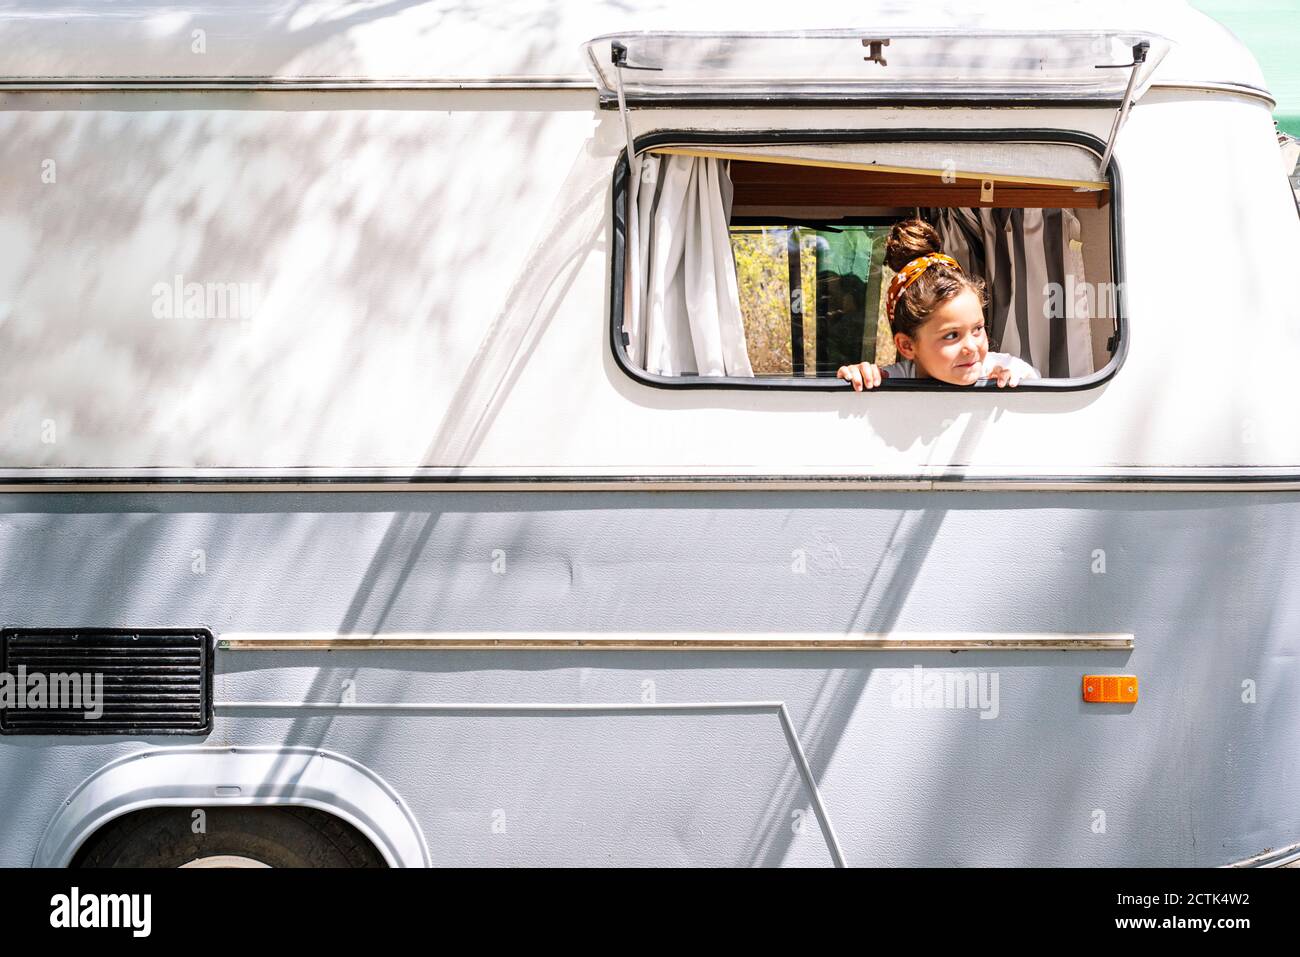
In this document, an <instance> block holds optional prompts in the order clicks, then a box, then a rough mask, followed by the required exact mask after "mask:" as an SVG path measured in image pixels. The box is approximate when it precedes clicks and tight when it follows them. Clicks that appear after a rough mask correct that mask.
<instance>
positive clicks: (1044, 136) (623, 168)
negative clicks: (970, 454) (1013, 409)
mask: <svg viewBox="0 0 1300 957" xmlns="http://www.w3.org/2000/svg"><path fill="white" fill-rule="evenodd" d="M961 140H966V141H971V142H986V143H987V142H994V143H996V142H1004V141H1005V142H1009V143H1010V142H1033V143H1065V144H1068V145H1072V146H1080V147H1083V148H1085V149H1088V150H1091V151H1092V152H1093V153H1095V154H1096V155H1097V158H1098V159H1099V160H1100V158H1101V156H1102V154H1103V152H1104V151H1105V148H1106V144H1105V143H1104V142H1103V141H1102V140H1100V139H1099V138H1097V137H1095V136H1092V135H1091V134H1088V133H1083V132H1079V131H1076V130H1055V129H1035V128H1009V129H975V130H970V129H966V130H955V129H948V128H945V129H913V128H909V129H897V130H888V129H872V130H835V129H816V130H777V129H771V130H743V131H739V130H716V131H713V130H701V129H690V130H667V129H665V130H656V131H654V132H652V133H646V134H644V135H642V136H638V137H637V138H636V139H635V140H634V143H633V147H634V149H635V150H636V152H637V154H638V155H639V154H640V153H642V152H644V151H645V150H648V149H652V148H654V147H656V146H668V145H674V146H678V145H680V146H685V145H713V146H722V145H729V146H779V145H782V144H792V143H798V144H836V143H926V142H945V141H948V142H955V141H961ZM629 169H630V167H629V163H628V155H627V148H626V147H624V148H623V149H621V150H620V151H619V155H618V159H617V160H616V161H615V164H614V172H613V180H612V187H613V188H612V190H611V192H612V198H611V204H612V213H613V218H612V242H611V243H610V249H611V255H612V257H613V261H612V263H611V268H610V297H609V299H610V314H609V344H610V349H611V350H612V352H613V354H614V361H615V363H616V364H617V365H618V366H619V368H620V369H622V370H623V372H624V373H625V374H626V375H627V376H628V377H629V378H631V379H632V380H634V381H636V382H638V383H640V384H642V385H648V386H651V387H653V388H656V389H725V390H737V389H738V390H743V391H773V390H774V391H778V392H804V391H813V392H844V391H849V392H852V391H853V386H852V384H851V383H849V382H848V381H846V380H844V379H836V378H832V377H830V376H821V377H811V376H810V377H803V378H799V377H795V376H763V377H761V378H760V377H748V376H665V375H658V374H656V373H651V372H647V371H646V370H644V369H638V368H636V367H635V366H634V365H632V363H631V361H630V360H629V358H628V354H627V344H626V343H625V342H624V333H623V319H624V312H625V304H624V296H623V288H624V282H625V279H626V272H627V215H628V213H627V209H628V203H627V201H628V189H627V182H628V173H629ZM1104 175H1105V177H1106V180H1107V182H1108V183H1109V184H1110V203H1109V206H1110V258H1111V263H1110V268H1111V275H1110V282H1111V284H1112V287H1113V289H1114V290H1115V303H1114V305H1115V313H1116V315H1115V336H1116V337H1117V342H1116V345H1115V352H1114V354H1113V355H1112V356H1111V357H1110V361H1109V362H1107V363H1106V365H1104V366H1102V368H1100V369H1097V370H1095V371H1094V372H1093V373H1092V374H1091V375H1087V376H1082V377H1079V378H1070V379H1030V380H1028V381H1026V382H1022V383H1021V384H1020V385H1019V386H1017V387H1016V388H1015V389H1005V388H1004V389H998V388H997V384H996V382H994V381H992V380H984V381H983V382H982V383H980V384H977V385H975V386H973V387H972V386H960V385H952V384H950V383H947V382H938V381H936V380H934V379H897V378H893V379H886V380H885V381H884V383H882V385H881V386H880V387H879V388H878V389H872V390H866V392H864V393H862V394H867V393H877V392H900V391H906V392H951V391H956V392H966V391H969V390H970V389H971V388H975V389H989V388H992V389H995V390H996V391H997V392H998V394H999V395H1007V394H1011V393H1015V392H1030V393H1032V392H1082V391H1085V390H1088V389H1095V388H1097V387H1098V386H1101V385H1104V384H1105V383H1106V382H1108V381H1109V380H1110V379H1111V378H1112V377H1113V376H1114V375H1115V373H1116V372H1118V371H1119V368H1120V366H1122V365H1123V364H1124V360H1125V358H1126V357H1127V355H1128V338H1129V337H1128V320H1127V309H1126V304H1125V295H1124V288H1125V287H1124V271H1123V262H1124V255H1123V239H1122V236H1121V235H1120V229H1119V224H1120V219H1121V215H1120V214H1121V207H1120V203H1121V196H1120V173H1119V166H1118V163H1117V161H1116V158H1115V156H1114V155H1112V156H1111V160H1110V165H1109V166H1107V168H1106V170H1105V172H1104Z"/></svg>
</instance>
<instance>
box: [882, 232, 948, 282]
mask: <svg viewBox="0 0 1300 957" xmlns="http://www.w3.org/2000/svg"><path fill="white" fill-rule="evenodd" d="M941 252H943V244H942V242H941V240H940V239H939V233H938V232H937V231H936V230H935V228H934V227H933V226H931V225H930V224H929V223H927V222H926V221H925V220H924V219H905V220H903V221H902V222H901V223H895V224H894V228H893V229H891V230H890V231H889V239H888V240H886V242H885V263H886V264H887V265H888V266H889V268H890V269H892V270H894V272H898V271H899V270H901V269H902V268H903V267H904V266H906V265H907V264H908V263H910V262H911V261H912V260H913V259H915V258H916V257H917V256H925V255H928V254H929V253H941Z"/></svg>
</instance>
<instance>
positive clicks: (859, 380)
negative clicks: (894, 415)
mask: <svg viewBox="0 0 1300 957" xmlns="http://www.w3.org/2000/svg"><path fill="white" fill-rule="evenodd" d="M835 378H837V379H848V380H849V381H850V382H852V383H853V391H854V392H861V391H862V390H863V389H874V388H875V387H876V386H878V385H880V383H881V382H882V381H884V380H885V379H888V378H889V376H888V374H882V373H881V371H880V370H879V369H878V368H876V366H875V364H874V363H871V362H859V363H858V364H857V365H854V366H840V371H839V372H837V373H835Z"/></svg>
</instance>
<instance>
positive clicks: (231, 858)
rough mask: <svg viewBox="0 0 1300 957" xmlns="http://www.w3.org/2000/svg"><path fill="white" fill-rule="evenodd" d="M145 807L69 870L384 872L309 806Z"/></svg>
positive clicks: (104, 833) (332, 820)
mask: <svg viewBox="0 0 1300 957" xmlns="http://www.w3.org/2000/svg"><path fill="white" fill-rule="evenodd" d="M195 810H196V809H194V808H188V807H160V808H149V809H147V810H144V811H136V812H135V813H133V814H128V815H125V816H124V817H121V818H118V819H117V820H115V821H111V822H110V823H108V824H106V825H105V826H104V827H102V828H100V829H99V830H98V831H97V832H95V834H93V835H92V836H91V837H90V838H89V839H88V840H87V841H86V843H85V844H83V845H82V847H81V849H80V850H79V851H78V852H77V855H76V857H75V858H74V859H73V862H72V866H73V867H386V866H387V864H386V863H385V862H384V859H383V857H382V856H381V855H380V854H379V852H378V851H377V850H376V849H375V847H374V845H373V844H371V843H370V842H369V841H368V840H367V839H366V838H365V837H364V836H362V834H361V832H360V831H358V830H357V829H356V828H355V827H353V826H352V825H351V824H348V823H346V822H344V821H341V820H339V819H338V818H336V817H334V816H332V815H330V814H326V813H325V812H324V811H318V810H316V809H314V808H306V807H214V808H204V809H203V813H204V815H205V817H206V820H205V821H204V822H203V824H204V827H203V829H202V830H203V833H198V834H196V833H194V824H195V820H196V819H195V816H194V814H195Z"/></svg>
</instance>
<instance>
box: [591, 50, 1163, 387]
mask: <svg viewBox="0 0 1300 957" xmlns="http://www.w3.org/2000/svg"><path fill="white" fill-rule="evenodd" d="M983 39H984V40H988V41H990V43H991V45H990V44H986V45H985V46H982V47H980V46H978V44H975V45H973V44H972V42H971V41H970V39H969V38H962V37H953V36H937V35H927V36H919V35H917V36H906V37H892V38H875V39H873V38H867V37H862V36H847V35H845V34H842V33H826V34H816V35H808V34H804V35H798V36H789V37H784V38H781V37H774V36H763V37H738V36H726V37H720V36H710V37H703V36H698V35H653V36H636V37H624V38H602V39H600V40H597V41H592V43H591V44H589V45H588V50H589V53H590V55H591V57H592V61H593V64H594V72H595V73H596V76H597V80H598V85H600V87H601V91H602V96H606V97H608V98H610V99H611V102H613V101H616V102H617V103H618V104H619V108H620V110H621V111H622V113H623V119H624V123H625V129H626V130H628V133H629V150H628V153H627V157H626V158H625V160H624V163H623V165H622V166H621V167H620V172H619V173H618V174H616V179H615V187H616V188H615V194H616V195H615V231H616V237H615V238H616V242H615V246H616V255H615V265H614V273H615V286H614V290H613V292H614V295H613V296H612V299H613V302H614V316H613V317H612V320H613V327H612V338H613V343H614V348H615V351H616V353H617V355H618V358H619V360H620V362H621V363H622V364H623V365H624V366H625V367H626V368H627V369H628V371H629V372H631V373H632V374H633V375H636V376H637V377H638V378H641V379H643V380H644V381H647V382H651V383H653V384H656V385H666V386H687V387H697V388H698V387H714V386H718V387H740V388H755V387H769V388H770V387H778V388H825V389H839V388H846V387H847V384H845V383H844V382H842V380H838V379H836V378H835V373H836V370H837V369H838V368H839V366H841V365H845V364H850V363H853V362H859V361H875V362H877V363H879V364H886V363H888V362H889V361H892V359H893V358H894V357H893V337H892V336H891V334H890V330H889V327H888V324H887V322H886V321H885V320H884V317H883V309H882V303H881V300H882V299H883V293H884V290H885V289H886V288H887V287H888V282H889V279H890V276H891V273H890V271H889V270H888V267H887V266H886V265H885V264H884V262H883V259H884V257H883V251H884V250H883V246H884V241H885V238H886V236H887V235H888V231H889V228H890V226H891V225H892V224H893V223H895V222H897V221H899V220H900V219H904V218H910V217H912V216H914V215H920V216H922V217H923V218H925V219H927V220H928V221H929V222H930V223H931V224H932V225H934V226H935V227H936V229H937V230H938V231H939V233H940V235H941V236H942V237H943V244H944V251H945V252H947V253H948V254H949V255H952V256H953V257H954V258H956V259H957V260H958V262H959V263H960V264H961V265H962V267H963V271H965V272H968V273H971V274H974V275H978V276H980V277H981V278H983V279H984V280H985V284H986V288H987V290H988V293H989V296H988V298H989V302H988V306H987V308H986V326H987V328H988V330H989V332H990V349H991V350H992V351H1002V352H1009V353H1011V354H1012V355H1015V356H1018V357H1020V358H1022V359H1023V360H1024V361H1026V362H1029V363H1030V364H1031V365H1033V366H1034V367H1035V368H1036V369H1038V370H1040V372H1041V374H1042V376H1043V379H1042V380H1041V381H1040V380H1035V381H1034V382H1033V383H1032V384H1031V385H1029V387H1030V388H1082V387H1087V386H1089V385H1092V384H1095V383H1097V382H1099V381H1101V380H1103V379H1104V378H1106V377H1108V376H1109V374H1111V373H1112V372H1113V371H1114V368H1115V367H1116V365H1117V364H1118V359H1119V356H1120V354H1121V352H1122V348H1123V343H1124V336H1123V321H1122V319H1121V312H1122V297H1121V294H1120V292H1121V285H1120V277H1119V275H1118V266H1117V264H1118V262H1119V256H1118V248H1117V247H1118V236H1117V234H1116V231H1115V223H1116V215H1115V207H1116V205H1117V195H1116V192H1117V182H1116V175H1115V171H1114V169H1113V165H1112V164H1111V163H1110V162H1109V157H1110V153H1111V149H1112V147H1113V144H1114V140H1115V136H1116V134H1117V133H1118V131H1119V129H1120V128H1121V126H1122V125H1123V121H1124V117H1125V115H1126V114H1127V112H1128V108H1129V107H1130V106H1131V104H1132V102H1133V101H1134V100H1135V98H1136V97H1138V96H1140V94H1141V89H1142V88H1143V87H1144V85H1145V83H1146V82H1148V81H1149V78H1150V73H1151V70H1152V69H1153V67H1154V63H1155V62H1158V60H1159V56H1160V55H1163V52H1164V50H1165V49H1166V48H1167V44H1164V43H1163V42H1162V41H1161V40H1160V39H1159V38H1154V37H1148V38H1139V37H1137V36H1129V35H1124V36H1118V35H1091V34H1089V35H1052V36H1046V35H1034V34H1023V35H1014V36H1012V35H1006V36H1001V35H1000V36H999V37H996V38H992V37H986V38H983ZM994 41H996V42H994ZM1153 46H1154V48H1155V49H1156V50H1157V53H1158V55H1156V56H1152V55H1151V53H1152V48H1153ZM886 47H888V48H889V50H888V53H887V54H886V53H884V52H882V51H884V50H885V48H886ZM606 54H607V55H608V61H609V62H608V63H603V64H602V56H605V55H606ZM850 54H851V55H850ZM886 60H887V61H888V62H887V63H886ZM1109 67H1116V68H1127V69H1108V68H1109ZM954 84H960V85H961V88H962V90H963V91H964V97H965V98H966V99H971V98H974V99H977V100H981V101H987V102H988V103H989V104H990V105H995V104H998V103H1007V102H1013V101H1014V102H1020V101H1022V100H1037V102H1035V105H1040V106H1041V105H1043V102H1044V99H1043V98H1046V99H1047V100H1061V101H1070V102H1074V103H1076V104H1097V105H1098V106H1105V107H1106V108H1108V109H1111V110H1113V112H1114V122H1113V126H1112V131H1111V137H1110V142H1108V143H1103V142H1101V141H1100V140H1098V139H1096V138H1095V137H1091V136H1086V135H1083V134H1079V133H1071V132H1056V131H1045V130H1037V129H1024V130H996V131H995V130H892V131H887V130H872V131H860V130H859V131H831V130H816V131H809V130H770V131H750V132H744V133H739V132H718V133H716V134H710V133H708V132H705V131H698V130H692V131H690V132H681V133H673V132H661V133H656V134H654V135H652V136H646V137H642V138H641V139H639V140H637V141H636V143H635V144H633V143H631V139H630V125H629V124H628V122H627V116H628V110H629V109H631V108H634V107H635V106H636V105H637V104H638V103H642V104H644V103H659V104H662V103H663V102H664V101H665V100H673V101H674V102H687V103H689V102H696V101H698V102H709V103H711V104H717V103H720V102H723V103H725V102H731V103H733V104H735V105H742V104H744V103H745V102H747V101H748V100H750V99H753V98H758V99H761V100H762V101H763V102H764V103H765V104H766V103H772V102H779V103H787V102H794V101H805V100H807V101H809V102H815V101H822V100H827V99H832V100H833V99H835V98H836V97H839V98H841V99H850V100H854V101H858V100H872V99H884V100H890V101H896V100H897V101H901V102H913V101H917V100H919V99H923V98H924V97H925V96H926V95H928V96H930V97H931V98H932V99H933V101H934V102H946V101H945V96H944V95H945V94H948V95H950V96H951V95H953V94H952V91H953V90H955V89H956V86H954ZM890 384H891V385H893V386H898V387H914V388H915V387H920V388H940V387H944V386H942V385H941V384H940V383H935V382H932V381H928V380H914V381H912V382H904V381H901V380H899V381H897V382H894V381H892V380H891V383H890Z"/></svg>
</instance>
